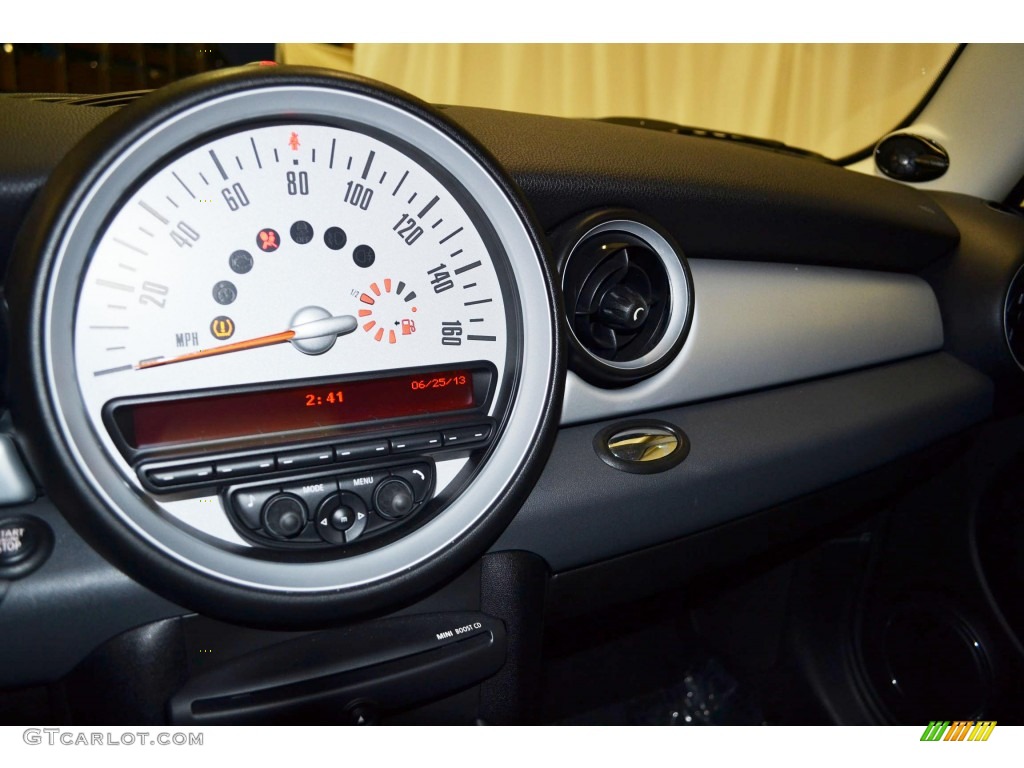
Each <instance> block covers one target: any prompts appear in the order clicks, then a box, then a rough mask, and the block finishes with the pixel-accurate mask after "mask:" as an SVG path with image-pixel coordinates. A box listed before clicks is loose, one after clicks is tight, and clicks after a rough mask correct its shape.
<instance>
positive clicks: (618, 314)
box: [599, 284, 650, 331]
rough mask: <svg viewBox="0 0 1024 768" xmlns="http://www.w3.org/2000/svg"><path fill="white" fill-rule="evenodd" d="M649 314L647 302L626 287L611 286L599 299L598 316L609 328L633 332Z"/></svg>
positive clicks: (637, 293)
mask: <svg viewBox="0 0 1024 768" xmlns="http://www.w3.org/2000/svg"><path fill="white" fill-rule="evenodd" d="M649 314H650V307H649V306H648V304H647V300H646V299H645V298H644V297H643V296H641V295H640V294H639V292H637V291H635V290H633V289H632V288H630V287H629V286H628V285H622V284H620V285H613V286H612V287H611V288H609V289H608V290H607V291H605V294H604V296H602V297H601V303H600V311H599V316H600V318H601V322H603V323H604V324H605V325H607V326H609V327H610V328H615V329H617V330H622V331H635V330H637V329H638V328H640V327H641V326H642V325H643V324H644V321H646V320H647V316H648V315H649Z"/></svg>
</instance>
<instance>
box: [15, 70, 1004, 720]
mask: <svg viewBox="0 0 1024 768" xmlns="http://www.w3.org/2000/svg"><path fill="white" fill-rule="evenodd" d="M0 125H2V126H3V129H2V134H3V137H4V143H3V145H4V146H24V147H25V148H26V149H25V151H24V152H23V153H20V154H11V155H10V156H6V157H4V158H3V159H2V160H0V163H2V165H0V252H2V253H3V254H4V256H5V259H6V262H7V276H6V278H5V280H4V298H5V302H6V315H5V327H6V331H7V338H8V349H7V358H6V362H5V375H6V382H7V398H6V402H5V409H6V412H7V415H6V416H5V419H4V422H3V423H4V426H5V430H4V435H3V436H2V447H3V456H4V461H5V465H4V466H3V467H0V472H3V474H4V476H5V479H6V482H5V491H4V493H5V494H6V496H5V498H4V499H3V502H4V504H5V506H4V507H3V508H0V523H3V524H4V525H5V526H6V528H5V530H10V531H20V533H18V534H17V536H16V537H15V538H18V542H17V547H15V545H14V544H12V545H11V548H12V552H13V550H14V549H15V548H17V549H18V552H13V554H12V555H11V557H9V558H8V560H9V562H5V563H4V564H0V578H3V579H5V581H3V582H0V583H3V585H4V587H3V589H2V590H0V619H3V623H4V625H6V626H8V627H11V626H15V625H17V626H18V627H19V630H18V632H17V633H11V632H6V631H5V632H4V633H3V634H2V636H0V649H2V650H3V652H4V653H3V657H4V658H5V659H8V660H10V659H17V660H18V662H17V663H10V664H5V665H4V666H3V668H2V669H0V689H4V688H7V689H11V690H14V689H26V687H31V686H36V685H45V684H53V683H54V682H55V681H62V680H63V681H73V680H74V678H75V674H76V670H80V669H81V668H82V665H83V664H88V663H93V664H107V665H111V664H115V662H114V661H112V660H111V659H112V658H113V656H111V659H108V658H107V656H110V655H111V654H113V653H114V651H112V650H110V648H111V643H116V642H119V640H118V638H122V639H123V638H128V640H123V642H124V643H128V644H129V646H130V650H129V651H128V653H129V655H131V654H142V655H145V654H149V653H155V654H156V656H155V658H156V659H157V661H156V662H155V663H154V666H155V667H156V668H158V669H164V671H165V672H168V670H172V669H173V674H170V673H169V672H168V674H165V675H164V677H168V675H169V679H165V680H163V682H161V683H160V684H159V685H158V684H157V683H156V682H154V681H148V682H147V680H146V679H143V680H142V681H141V682H138V683H137V684H136V685H138V686H141V687H143V688H145V689H146V691H147V692H148V694H147V695H148V696H150V698H151V699H152V702H151V709H152V712H151V713H150V714H151V715H152V717H153V718H155V719H169V720H170V721H172V722H179V723H186V722H187V723H216V722H281V721H284V722H288V721H289V719H288V718H308V717H309V712H310V711H311V710H316V711H322V710H320V709H317V708H318V707H320V706H322V702H323V701H324V700H325V697H327V698H329V699H330V700H331V701H334V702H336V703H337V704H338V708H339V710H344V712H346V713H351V712H353V711H355V709H357V708H358V707H357V704H358V706H366V705H365V702H367V701H372V702H373V703H374V704H373V706H374V707H375V710H374V711H375V713H381V714H380V716H383V715H388V716H391V715H394V716H396V717H397V716H398V713H403V712H404V713H408V712H410V711H421V720H422V721H426V722H432V721H435V720H441V721H444V720H446V717H447V715H444V714H439V712H441V710H429V709H427V710H416V707H421V706H423V705H424V703H425V702H430V701H438V700H444V701H448V702H449V703H451V702H452V701H456V700H458V701H459V702H460V703H459V704H458V707H460V708H461V709H460V710H459V712H460V714H459V716H458V717H456V718H455V719H456V720H458V719H459V718H461V717H467V718H469V719H470V720H472V717H473V716H486V717H487V718H488V719H491V720H494V721H497V722H501V721H509V722H518V721H523V720H524V719H529V717H528V716H527V715H526V712H527V711H529V710H530V707H531V704H530V701H531V700H532V699H531V696H534V695H535V694H536V688H537V687H538V685H539V683H538V681H537V673H536V671H535V670H534V671H533V672H531V671H530V669H531V665H532V666H536V665H537V664H539V663H540V658H541V652H540V650H539V640H538V638H539V637H540V636H542V635H543V634H544V632H545V626H546V624H551V623H555V624H557V623H558V622H559V621H562V622H565V621H570V620H571V619H572V618H573V617H578V616H581V615H585V614H587V613H588V612H595V611H602V610H608V609H609V607H614V606H615V605H617V604H620V603H626V602H629V601H632V600H636V599H640V598H643V597H645V596H649V595H652V594H657V593H658V592H659V590H660V589H665V588H668V587H671V586H674V585H678V584H684V583H687V582H688V581H690V580H692V579H695V578H696V579H701V578H708V577H709V574H714V573H721V572H722V571H723V570H725V571H729V570H733V569H736V570H738V571H742V569H743V568H745V567H746V566H745V565H744V564H745V563H746V562H747V561H748V560H749V559H750V558H754V557H763V556H765V555H766V553H769V552H777V551H781V550H783V549H785V548H786V547H790V546H792V545H793V542H795V541H798V540H801V539H807V538H808V537H810V538H811V539H813V540H816V541H820V537H823V536H825V535H826V534H824V533H821V531H822V530H823V529H826V528H827V527H828V526H829V525H832V524H835V523H836V522H837V521H839V520H842V519H846V517H844V516H847V517H848V515H849V513H850V510H849V508H848V507H847V506H846V500H847V499H848V498H850V497H851V495H852V496H857V497H858V498H860V504H861V505H862V506H863V507H870V506H871V505H872V504H873V503H875V502H876V501H877V499H878V498H879V497H880V496H882V495H884V494H885V493H889V492H891V490H892V485H891V482H890V481H892V478H890V480H887V481H886V482H885V483H883V482H882V481H881V480H880V479H879V477H880V474H879V473H882V474H885V473H887V472H888V473H892V472H894V471H896V472H897V474H900V473H901V472H902V471H903V468H905V467H906V466H909V465H915V466H916V464H915V462H918V461H919V460H922V461H923V459H921V457H922V456H926V455H929V456H930V455H931V452H933V451H934V450H935V449H936V447H937V446H940V447H941V446H948V445H949V444H950V441H954V442H955V441H963V440H965V439H966V438H965V437H964V436H965V435H970V434H972V433H973V432H974V431H977V430H982V429H985V428H986V427H985V426H984V425H986V424H992V423H1007V422H1006V420H1011V421H1012V419H1014V418H1016V413H1017V412H1018V410H1019V406H1018V404H1017V403H1018V398H1019V389H1020V387H1019V381H1018V379H1019V366H1018V364H1017V361H1016V360H1015V359H1014V357H1013V353H1012V351H1011V346H1010V344H1008V343H1007V341H1006V335H1007V333H1008V330H1007V328H1008V326H1007V323H1008V322H1009V321H1008V320H1007V318H1008V317H1010V315H1008V314H1007V313H1008V312H1009V309H1008V307H1009V306H1010V305H1009V304H1007V301H1008V300H1007V296H1008V295H1011V294H1012V291H1011V288H1010V286H1011V282H1012V280H1013V278H1014V275H1015V274H1016V273H1017V270H1018V269H1019V268H1020V265H1021V264H1022V263H1024V246H1022V243H1024V221H1022V219H1021V217H1020V216H1019V215H1017V214H1015V213H1013V212H1012V211H1011V212H1007V211H1005V210H999V209H998V208H996V207H993V206H991V205H988V204H986V203H985V202H984V201H980V200H977V199H975V198H969V197H966V196H961V195H956V194H953V193H941V192H935V193H925V192H922V191H920V190H917V189H913V188H911V187H909V186H905V185H901V184H896V183H893V182H891V181H888V180H885V179H882V178H875V177H871V176H868V175H864V174H858V173H853V172H850V171H848V170H846V169H843V168H840V167H837V166H834V165H831V164H829V163H825V162H822V161H820V160H816V159H809V158H806V157H801V156H798V155H795V154H791V153H787V152H785V151H776V150H766V149H764V148H760V147H751V146H743V145H738V144H734V143H730V142H723V141H717V140H712V139H703V138H698V137H690V136H680V135H676V134H672V133H664V132H658V131H652V130H646V129H644V128H639V127H633V126H628V125H620V124H613V123H607V122H600V121H589V120H567V119H560V118H552V117H542V116H535V115H524V114H515V113H504V112H497V111H492V110H485V109H474V108H466V107H447V108H435V107H432V106H429V105H426V104H423V103H421V102H419V101H417V100H416V99H414V98H412V97H409V96H407V95H406V94H402V93H400V92H398V91H395V90H394V89H391V88H389V87H387V86H384V85H381V84H378V83H373V82H369V81H365V80H361V79H359V78H355V77H352V76H347V75H340V74H336V73H329V72H326V71H322V70H314V69H304V68H289V67H246V68H240V69H237V70H232V71H228V72H223V73H213V74H209V75H203V76H199V77H196V78H192V79H190V80H188V81H184V82H182V83H179V84H175V85H172V86H169V87H167V88H163V89H160V90H159V91H155V92H152V93H149V94H146V95H142V96H139V97H137V96H136V95H132V96H131V97H129V98H127V99H126V103H125V104H124V105H118V106H117V107H113V108H111V107H97V106H88V105H80V104H76V103H75V100H74V99H67V100H52V101H51V100H43V99H38V100H33V99H31V98H14V97H3V98H0ZM978 317H984V318H987V320H986V323H985V324H983V325H979V323H978V321H977V318H978ZM1011 320H1012V318H1011ZM1000 420H1002V421H1000ZM1001 439H1005V440H1009V441H1010V443H1013V440H1011V439H1010V438H1001ZM968 442H969V441H968ZM987 444H988V445H990V446H993V450H994V449H995V447H999V448H1000V450H1001V451H1002V453H1001V455H1003V456H1004V457H1006V456H1011V455H1012V454H1013V451H1014V450H1015V449H1014V448H1013V447H1012V446H1010V447H1007V445H1005V444H1003V443H1002V442H1000V443H998V446H996V443H993V442H991V441H989V442H988V443H987ZM958 445H959V443H958ZM958 450H960V451H961V452H962V451H969V450H970V449H967V448H963V446H961V447H960V449H958ZM908 462H909V463H910V464H909V465H908ZM894 468H901V469H899V470H894ZM893 482H894V481H893ZM903 482H904V481H903V480H900V481H899V482H896V486H897V487H899V488H901V489H902V491H901V492H906V491H907V487H906V486H904V485H901V483H903ZM906 482H908V483H909V482H910V481H909V480H908V481H906ZM915 482H916V481H915ZM887 483H888V484H887ZM852 488H856V489H857V490H856V493H852V492H851V489H852ZM837 489H841V490H837ZM808 500H811V501H808ZM801 505H803V506H801ZM26 531H27V533H26ZM11 537H14V534H13V533H12V534H11ZM11 541H12V542H13V541H14V538H11ZM22 549H23V550H24V552H21V550H22ZM29 550H31V551H29ZM1010 578H1011V581H1012V578H1015V577H1010ZM997 591H998V590H997ZM53 626H61V627H64V628H66V629H67V631H66V632H63V633H61V637H60V639H59V640H54V639H53V638H50V639H48V640H46V641H45V642H42V641H43V638H45V637H46V636H47V635H48V633H49V632H50V628H51V627H53ZM147 627H149V628H155V627H162V629H160V630H159V631H157V630H155V629H154V630H153V632H155V635H154V636H159V638H162V639H158V641H157V642H156V645H155V646H153V647H150V646H147V644H146V642H143V641H141V640H138V639H137V636H138V633H139V632H140V631H142V630H144V629H145V628H147ZM1009 634H1010V635H1013V633H1012V631H1011V632H1010V633H1009ZM211 637H215V638H216V642H218V643H220V644H221V647H224V648H230V649H231V650H230V651H229V652H225V660H224V663H223V666H220V667H217V668H215V669H213V670H211V669H209V668H200V666H198V665H197V662H196V657H195V653H196V652H197V651H196V649H197V648H200V647H201V646H202V644H203V643H204V642H207V641H209V640H210V638H211ZM132 638H136V639H132ZM381 638H385V639H384V640H382V639H381ZM328 640H329V646H328V647H332V648H337V651H336V653H333V654H327V656H329V658H322V657H317V658H315V659H314V658H312V657H313V656H314V655H315V654H312V652H311V651H310V650H309V649H310V648H312V647H313V646H312V645H311V644H315V643H320V644H321V645H320V646H317V647H324V645H323V644H325V643H327V642H328ZM1006 642H1007V643H1009V644H1010V645H1012V641H1010V640H1008V641H1006ZM368 644H369V645H373V646H374V649H375V650H374V652H373V653H369V652H368V651H367V650H366V648H367V647H368ZM976 645H977V644H976ZM154 648H155V650H154ZM105 649H106V650H105ZM181 649H184V650H181ZM118 652H120V653H123V652H124V649H123V648H121V650H120V651H118ZM164 653H166V654H169V656H168V659H171V658H172V657H173V658H178V656H177V655H176V654H184V656H185V657H186V658H185V659H184V661H182V660H181V659H180V658H179V659H178V663H174V662H172V661H170V660H167V662H166V664H165V665H164V666H161V664H162V662H161V661H160V659H161V658H162V656H161V654H164ZM105 654H106V655H105ZM890 656H892V654H890ZM97 658H99V659H100V661H96V659H97ZM140 658H142V656H140ZM886 658H889V657H886ZM89 660H92V661H89ZM890 662H891V659H890ZM887 663H889V662H887ZM389 665H390V666H389ZM868 665H869V666H870V664H868ZM367 670H370V671H369V672H368V671H367ZM396 670H400V674H399V671H396ZM438 670H441V671H443V674H441V672H439V671H438ZM153 674H154V675H157V676H159V674H161V673H158V672H153ZM392 674H394V675H396V676H397V677H396V678H394V679H399V678H400V679H401V680H402V685H401V686H399V687H398V689H396V688H394V686H391V687H389V686H390V685H391V683H390V682H388V681H391V680H392V679H393V678H392V677H391V675H392ZM143 678H145V675H144V676H143ZM325 681H329V683H328V682H325ZM67 685H68V686H70V687H69V690H73V689H74V683H73V682H68V683H67ZM325 686H326V688H325ZM399 689H400V690H399ZM467 691H471V692H473V693H472V696H471V697H470V699H465V698H463V699H458V696H457V695H456V694H458V695H461V696H463V697H465V696H466V692H467ZM529 691H533V693H529ZM240 697H241V698H240ZM246 697H248V698H246ZM446 697H447V698H446ZM450 697H455V698H450ZM473 697H476V698H473ZM72 698H73V696H72ZM878 698H880V699H881V700H882V701H883V703H882V704H881V705H877V709H876V710H873V711H875V712H879V711H880V712H883V713H884V714H882V715H878V718H879V719H882V720H885V719H889V720H898V719H899V718H900V717H901V714H900V713H901V712H902V711H903V710H900V706H901V705H899V704H898V703H893V702H891V701H888V702H887V701H886V700H885V697H884V696H880V697H878ZM241 699H244V701H242V700H241ZM467 701H469V702H470V703H467ZM360 702H362V703H360ZM473 702H475V703H473ZM481 702H482V703H481ZM452 706H454V705H452ZM474 707H476V709H477V710H478V711H476V712H473V711H472V710H473V709H474ZM360 711H363V710H360ZM443 711H444V712H449V714H450V711H451V710H443ZM143 712H149V710H139V711H136V713H135V716H136V717H140V716H143V714H140V713H143ZM894 712H895V713H896V714H892V713H894ZM481 713H483V714H481ZM112 716H113V717H115V718H116V717H118V716H123V712H122V713H120V714H115V715H112ZM148 716H149V715H146V717H148ZM377 716H378V714H375V715H374V717H377ZM848 717H849V718H850V719H854V720H856V719H857V716H854V715H849V716H848ZM863 717H864V718H866V719H870V718H869V717H868V716H867V715H863ZM836 719H840V720H841V719H842V717H838V716H837V717H836ZM301 721H302V722H307V721H308V720H307V719H302V720H301Z"/></svg>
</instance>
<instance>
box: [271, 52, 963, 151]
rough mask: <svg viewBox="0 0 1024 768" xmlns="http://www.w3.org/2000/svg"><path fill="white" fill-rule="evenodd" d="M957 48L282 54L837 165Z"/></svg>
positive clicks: (426, 94)
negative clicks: (762, 143) (820, 157)
mask: <svg viewBox="0 0 1024 768" xmlns="http://www.w3.org/2000/svg"><path fill="white" fill-rule="evenodd" d="M954 47H955V46H953V45H952V44H782V43H771V44H682V45H665V44H541V43H537V44H533V43H529V44H477V43H470V44H381V43H357V44H356V45H355V46H354V47H353V48H349V49H346V48H338V47H335V46H328V45H315V44H286V45H281V46H279V51H278V57H279V60H281V61H283V62H284V63H291V64H296V63H301V64H314V65H317V66H328V67H334V68H337V69H345V70H349V71H353V72H356V73H358V74H361V75H364V76H366V77H371V78H374V79H376V80H381V81H383V82H386V83H390V84H392V85H394V86H396V87H398V88H401V89H403V90H406V91H409V92H410V93H413V94H415V95H416V96H419V97H420V98H422V99H424V100H426V101H429V102H432V103H435V104H462V105H472V106H479V107H491V108H494V109H507V110H515V111H520V112H536V113H542V114H550V115H560V116H564V117H610V116H630V117H646V118H653V119H658V120H668V121H671V122H674V123H681V124H683V125H690V126H695V127H699V128H712V129H715V130H723V131H733V132H737V133H746V134H750V135H753V136H761V137H766V138H772V139H777V140H779V141H783V142H785V143H787V144H792V145H794V146H797V147H803V148H806V149H811V150H814V151H816V152H820V153H822V154H824V155H827V156H829V157H838V156H841V155H845V154H848V153H850V152H853V151H856V150H858V149H861V148H862V147H864V146H867V145H868V144H870V143H872V142H874V141H875V140H876V139H877V138H878V137H879V136H880V135H881V134H882V133H884V132H886V131H888V130H889V129H891V128H892V127H894V126H895V125H896V124H897V123H898V122H899V121H900V120H902V119H903V117H904V116H906V114H907V113H908V112H909V111H910V110H911V109H912V108H913V107H914V106H915V105H916V104H917V102H918V100H919V99H920V98H921V96H923V95H924V93H925V91H927V89H928V88H929V86H930V85H931V83H932V82H933V81H934V80H935V78H936V77H937V76H938V74H939V72H940V71H941V70H942V67H943V66H945V64H946V62H947V61H948V60H949V57H950V55H951V54H952V52H953V50H954Z"/></svg>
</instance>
